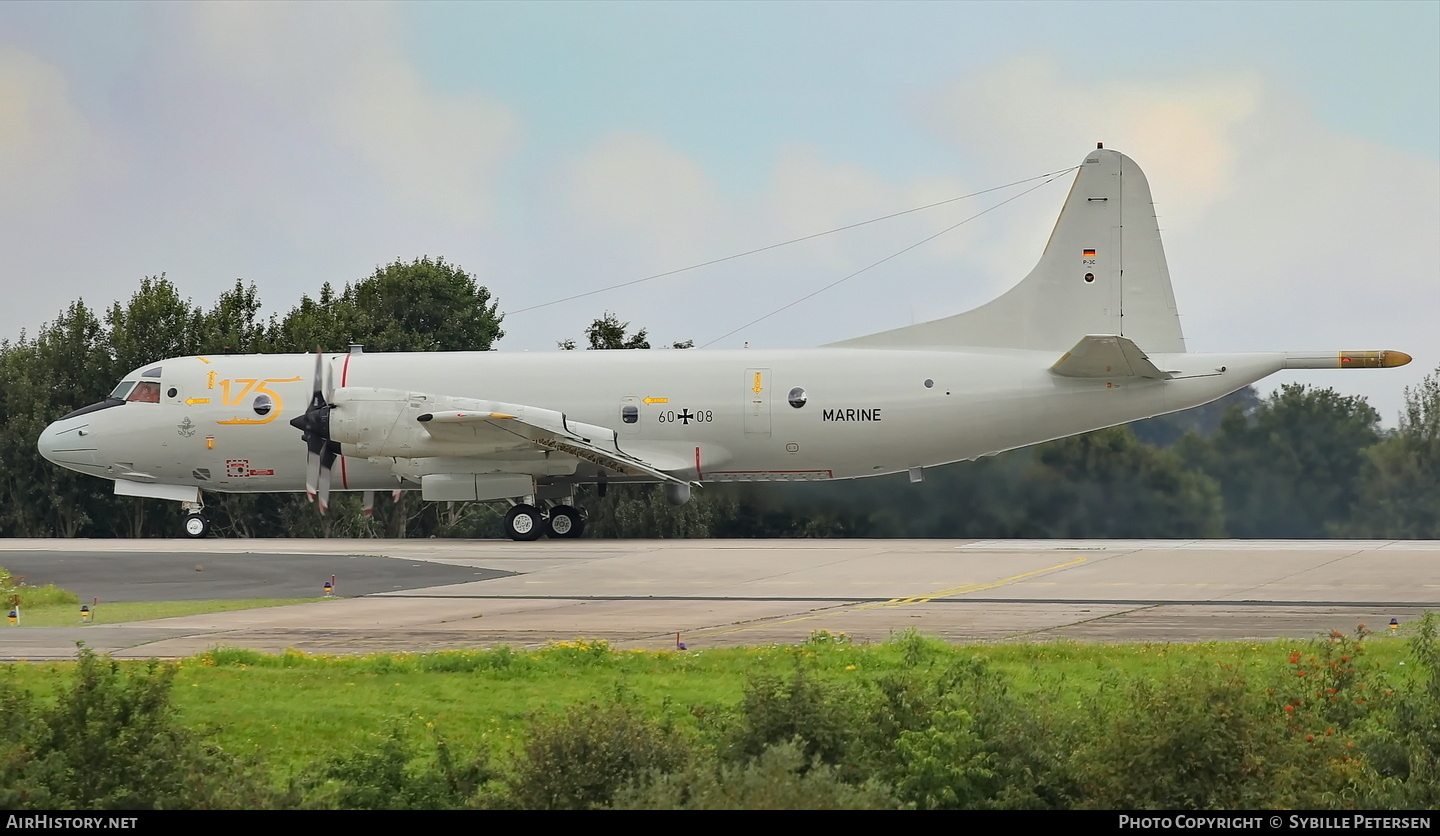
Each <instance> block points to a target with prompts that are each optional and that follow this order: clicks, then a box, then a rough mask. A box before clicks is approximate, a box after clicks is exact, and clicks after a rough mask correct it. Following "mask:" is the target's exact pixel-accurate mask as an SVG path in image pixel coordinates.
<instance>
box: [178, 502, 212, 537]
mask: <svg viewBox="0 0 1440 836" xmlns="http://www.w3.org/2000/svg"><path fill="white" fill-rule="evenodd" d="M180 510H181V511H182V512H185V522H184V530H185V536H186V537H189V538H190V539H192V540H199V539H201V538H202V537H208V536H210V521H209V520H208V519H206V518H205V515H204V514H202V513H201V512H202V511H204V510H205V506H204V505H203V504H201V503H199V502H182V503H180Z"/></svg>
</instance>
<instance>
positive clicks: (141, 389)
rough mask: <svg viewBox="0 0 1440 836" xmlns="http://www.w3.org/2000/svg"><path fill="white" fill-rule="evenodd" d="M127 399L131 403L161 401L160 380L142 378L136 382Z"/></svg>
mask: <svg viewBox="0 0 1440 836" xmlns="http://www.w3.org/2000/svg"><path fill="white" fill-rule="evenodd" d="M125 400H127V401H130V402H131V403H160V382H159V381H158V380H142V381H140V382H139V383H137V384H135V388H134V389H131V390H130V395H129V396H128V397H126V398H125Z"/></svg>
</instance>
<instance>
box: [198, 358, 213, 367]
mask: <svg viewBox="0 0 1440 836" xmlns="http://www.w3.org/2000/svg"><path fill="white" fill-rule="evenodd" d="M195 359H196V360H199V361H200V362H202V363H204V364H205V365H207V366H208V365H210V361H209V360H208V359H207V358H205V357H196V358H195Z"/></svg>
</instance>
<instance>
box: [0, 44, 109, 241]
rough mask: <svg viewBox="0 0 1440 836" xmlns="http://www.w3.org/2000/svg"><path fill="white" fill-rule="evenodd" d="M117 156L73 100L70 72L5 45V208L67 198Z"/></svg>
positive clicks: (0, 68) (1, 177)
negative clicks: (63, 72) (64, 73)
mask: <svg viewBox="0 0 1440 836" xmlns="http://www.w3.org/2000/svg"><path fill="white" fill-rule="evenodd" d="M113 165H114V160H113V157H112V155H111V153H110V151H109V149H108V147H107V146H106V143H105V142H104V139H103V137H101V136H100V135H99V134H98V133H97V132H96V131H95V129H94V128H93V127H92V126H91V124H90V122H89V121H88V120H87V119H86V118H85V116H84V114H82V113H81V112H80V110H79V109H78V108H77V107H76V106H75V104H74V103H73V102H72V101H71V98H70V91H69V89H68V85H67V84H66V82H65V78H64V77H63V76H62V75H61V73H60V71H59V70H58V69H56V68H55V67H54V66H52V65H50V64H48V63H46V62H44V61H42V60H40V59H39V58H37V57H36V56H34V55H32V54H30V53H28V52H23V51H19V50H15V49H10V48H5V47H0V211H3V212H7V213H9V212H22V211H23V212H26V213H29V212H33V211H34V210H36V209H37V208H43V207H50V206H55V205H59V204H62V203H64V202H65V201H66V200H67V199H69V198H70V197H71V196H72V195H73V194H74V193H75V192H76V191H78V190H79V189H81V188H82V187H83V186H84V185H85V184H86V183H87V182H89V181H91V180H92V179H95V178H99V177H105V176H108V175H109V174H110V173H111V171H112V168H113Z"/></svg>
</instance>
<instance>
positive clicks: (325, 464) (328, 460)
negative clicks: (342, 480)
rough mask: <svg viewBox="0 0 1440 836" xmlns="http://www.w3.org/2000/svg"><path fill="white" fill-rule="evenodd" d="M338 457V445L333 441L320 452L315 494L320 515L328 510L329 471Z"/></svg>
mask: <svg viewBox="0 0 1440 836" xmlns="http://www.w3.org/2000/svg"><path fill="white" fill-rule="evenodd" d="M339 455H340V445H339V444H336V443H335V442H333V441H326V442H325V446H324V447H323V448H322V449H321V450H320V490H319V492H318V494H317V496H318V497H319V500H320V513H322V514H323V513H325V512H326V511H328V510H330V471H331V469H332V468H333V467H334V466H335V459H336V457H338V456H339Z"/></svg>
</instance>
